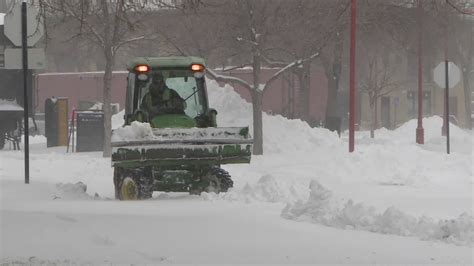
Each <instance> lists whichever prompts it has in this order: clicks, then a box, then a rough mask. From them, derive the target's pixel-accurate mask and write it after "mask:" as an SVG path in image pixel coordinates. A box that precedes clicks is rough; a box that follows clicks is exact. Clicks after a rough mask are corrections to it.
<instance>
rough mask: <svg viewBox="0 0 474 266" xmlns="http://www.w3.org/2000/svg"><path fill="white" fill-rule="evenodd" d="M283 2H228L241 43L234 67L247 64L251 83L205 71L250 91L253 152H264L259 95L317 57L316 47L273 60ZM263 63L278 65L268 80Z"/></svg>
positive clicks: (271, 65)
mask: <svg viewBox="0 0 474 266" xmlns="http://www.w3.org/2000/svg"><path fill="white" fill-rule="evenodd" d="M284 3H285V1H264V0H262V1H250V0H246V1H228V3H227V5H226V8H229V5H231V9H230V10H232V11H233V14H232V16H233V18H234V20H233V23H235V24H234V25H232V26H233V27H234V28H235V30H234V31H232V33H233V34H234V35H233V36H232V37H233V39H234V40H235V41H236V42H237V43H238V44H239V45H240V46H238V47H239V48H240V49H237V50H236V53H237V54H240V58H241V60H242V62H241V64H239V65H238V66H237V67H234V68H233V69H237V68H243V67H247V66H250V67H251V68H252V74H253V75H252V76H253V79H252V83H248V82H246V81H244V80H242V79H238V78H235V77H230V76H224V75H217V74H216V73H214V72H213V71H212V70H209V71H208V74H209V75H210V76H211V77H213V78H215V79H216V80H217V81H224V82H229V83H235V84H239V85H241V86H242V87H244V88H246V89H247V90H249V92H250V94H251V97H252V107H253V130H254V131H253V135H254V150H253V152H254V154H257V155H260V154H263V121H262V98H263V94H264V92H265V91H266V90H267V89H268V88H269V87H270V86H271V84H272V83H273V82H274V81H275V80H277V79H278V78H279V77H280V76H281V75H282V74H284V73H286V72H289V71H290V70H294V69H295V68H297V67H299V66H301V65H303V64H307V63H309V62H311V61H312V60H313V59H314V58H316V57H317V56H319V49H314V50H313V51H311V52H308V53H307V54H308V55H307V56H306V57H304V58H298V59H295V60H294V61H292V62H284V61H273V60H272V59H271V58H270V56H269V55H270V53H269V51H271V50H273V49H275V48H277V47H275V46H274V45H273V42H272V40H274V39H276V36H278V35H279V34H281V28H280V27H279V25H280V23H279V20H280V19H281V18H282V16H281V15H282V14H283V13H284V11H285V10H284V8H283V7H284ZM263 66H269V67H278V68H280V70H278V71H277V72H276V73H275V74H274V75H272V76H271V77H270V78H269V79H268V80H262V77H261V70H262V67H263Z"/></svg>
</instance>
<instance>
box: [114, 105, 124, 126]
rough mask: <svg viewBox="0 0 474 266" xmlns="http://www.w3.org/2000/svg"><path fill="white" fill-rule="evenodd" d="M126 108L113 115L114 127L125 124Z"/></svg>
mask: <svg viewBox="0 0 474 266" xmlns="http://www.w3.org/2000/svg"><path fill="white" fill-rule="evenodd" d="M124 115H125V109H124V110H122V111H120V112H118V113H116V114H114V115H112V129H116V128H119V127H122V126H123V125H124V124H125V119H124Z"/></svg>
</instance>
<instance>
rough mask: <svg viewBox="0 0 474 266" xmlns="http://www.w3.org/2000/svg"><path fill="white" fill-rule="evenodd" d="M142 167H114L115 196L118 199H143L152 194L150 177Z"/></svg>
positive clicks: (148, 197)
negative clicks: (130, 168)
mask: <svg viewBox="0 0 474 266" xmlns="http://www.w3.org/2000/svg"><path fill="white" fill-rule="evenodd" d="M145 173H146V171H143V169H136V170H123V169H117V168H116V169H115V173H114V185H115V198H116V199H119V200H145V199H150V198H151V197H152V194H153V189H152V188H151V184H152V182H151V181H150V179H151V177H149V176H147V175H145Z"/></svg>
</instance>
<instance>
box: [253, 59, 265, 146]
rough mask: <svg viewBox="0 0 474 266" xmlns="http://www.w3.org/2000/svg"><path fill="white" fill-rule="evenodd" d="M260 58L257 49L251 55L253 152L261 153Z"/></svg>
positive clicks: (261, 93)
mask: <svg viewBox="0 0 474 266" xmlns="http://www.w3.org/2000/svg"><path fill="white" fill-rule="evenodd" d="M260 68H261V58H260V56H259V55H258V52H257V51H254V55H253V86H254V87H253V91H252V107H253V154H254V155H262V154H263V123H262V95H263V92H260Z"/></svg>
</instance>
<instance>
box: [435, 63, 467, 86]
mask: <svg viewBox="0 0 474 266" xmlns="http://www.w3.org/2000/svg"><path fill="white" fill-rule="evenodd" d="M445 66H446V62H441V63H439V65H438V66H437V67H435V69H434V71H433V73H434V75H433V79H434V81H435V82H436V84H437V85H438V86H439V87H440V88H443V89H444V88H446V67H445ZM460 79H461V70H459V67H457V66H456V65H455V64H454V63H453V62H449V63H448V81H449V86H448V87H449V88H450V89H452V88H454V87H455V86H456V85H457V84H458V83H459V81H460Z"/></svg>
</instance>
